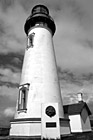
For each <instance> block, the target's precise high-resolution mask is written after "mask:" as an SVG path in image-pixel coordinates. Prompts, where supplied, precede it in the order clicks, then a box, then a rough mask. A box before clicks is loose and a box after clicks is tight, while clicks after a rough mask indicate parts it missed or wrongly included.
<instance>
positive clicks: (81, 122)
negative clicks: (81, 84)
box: [64, 101, 91, 133]
mask: <svg viewBox="0 0 93 140" xmlns="http://www.w3.org/2000/svg"><path fill="white" fill-rule="evenodd" d="M64 113H65V116H66V117H67V118H69V119H70V128H71V133H78V132H88V131H91V124H90V119H89V115H91V111H90V109H89V108H88V106H87V104H86V103H85V102H83V101H80V102H79V103H76V104H70V105H64Z"/></svg>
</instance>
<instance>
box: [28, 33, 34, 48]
mask: <svg viewBox="0 0 93 140" xmlns="http://www.w3.org/2000/svg"><path fill="white" fill-rule="evenodd" d="M34 36H35V33H32V34H30V35H28V39H27V40H28V43H27V49H29V48H30V47H31V48H33V46H34V44H33V42H34Z"/></svg>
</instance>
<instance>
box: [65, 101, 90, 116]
mask: <svg viewBox="0 0 93 140" xmlns="http://www.w3.org/2000/svg"><path fill="white" fill-rule="evenodd" d="M63 108H64V114H68V115H75V114H80V113H81V112H82V110H83V108H86V110H87V111H88V115H91V111H90V109H89V107H88V105H87V104H86V103H85V102H83V101H81V102H79V103H76V104H69V105H64V106H63Z"/></svg>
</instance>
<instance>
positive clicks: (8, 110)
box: [4, 107, 15, 117]
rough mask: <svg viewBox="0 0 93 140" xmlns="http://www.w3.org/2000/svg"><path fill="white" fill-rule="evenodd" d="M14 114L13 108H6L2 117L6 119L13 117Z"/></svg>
mask: <svg viewBox="0 0 93 140" xmlns="http://www.w3.org/2000/svg"><path fill="white" fill-rule="evenodd" d="M14 114H15V108H14V107H8V108H6V109H5V110H4V115H5V116H6V117H13V116H14Z"/></svg>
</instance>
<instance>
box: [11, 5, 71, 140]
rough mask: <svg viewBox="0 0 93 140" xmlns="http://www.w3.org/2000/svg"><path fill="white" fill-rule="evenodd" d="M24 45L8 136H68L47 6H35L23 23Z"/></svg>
mask: <svg viewBox="0 0 93 140" xmlns="http://www.w3.org/2000/svg"><path fill="white" fill-rule="evenodd" d="M24 29H25V33H26V35H27V46H26V49H25V56H24V62H23V68H22V74H21V81H20V86H19V97H18V102H17V110H16V114H15V119H14V120H13V121H12V122H11V130H10V136H15V137H16V136H18V137H23V136H24V137H41V138H42V139H43V138H55V139H56V138H60V135H61V134H62V133H63V134H65V133H69V126H68V122H69V121H68V120H67V119H64V111H63V104H62V98H61V90H60V86H59V81H58V75H57V67H56V60H55V53H54V48H53V39H52V37H53V35H54V33H55V29H56V27H55V23H54V21H53V19H52V18H51V17H50V15H49V11H48V9H47V7H45V6H44V5H36V6H35V7H34V8H33V9H32V12H31V15H30V16H29V17H28V19H27V20H26V23H25V26H24Z"/></svg>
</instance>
